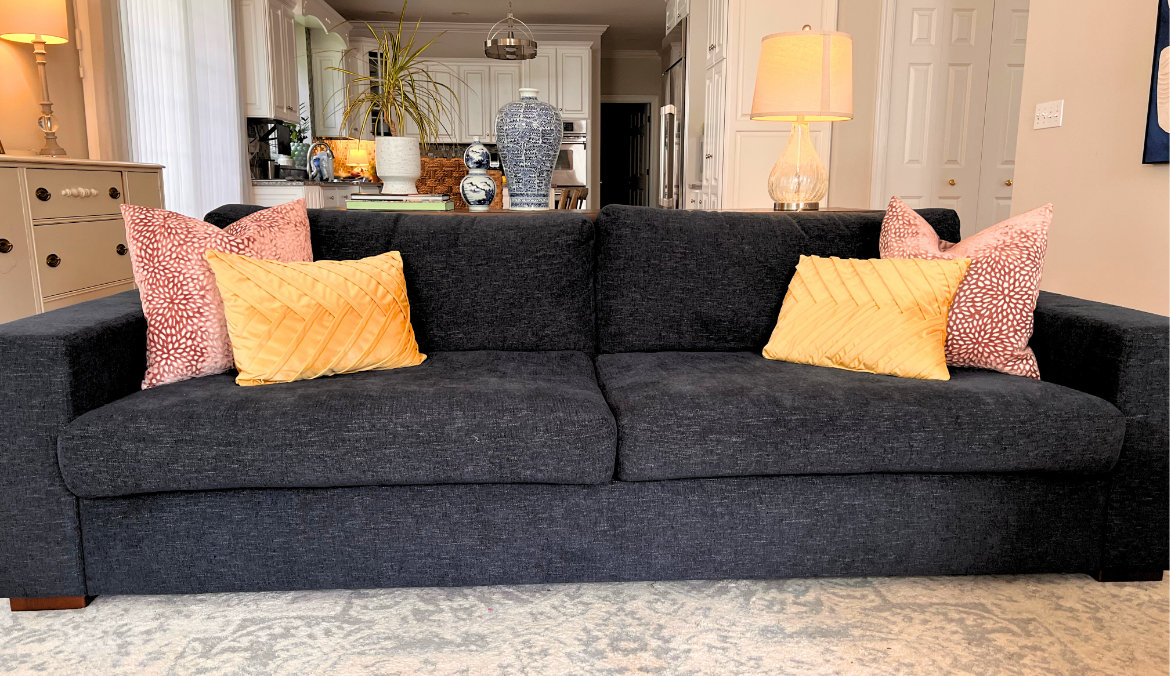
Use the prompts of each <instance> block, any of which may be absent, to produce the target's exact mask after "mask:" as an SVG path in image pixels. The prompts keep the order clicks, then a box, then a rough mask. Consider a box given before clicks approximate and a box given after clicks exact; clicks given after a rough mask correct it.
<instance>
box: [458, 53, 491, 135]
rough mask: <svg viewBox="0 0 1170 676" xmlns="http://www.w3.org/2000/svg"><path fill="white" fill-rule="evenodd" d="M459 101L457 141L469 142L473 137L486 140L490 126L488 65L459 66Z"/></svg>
mask: <svg viewBox="0 0 1170 676" xmlns="http://www.w3.org/2000/svg"><path fill="white" fill-rule="evenodd" d="M459 78H460V79H461V80H463V82H462V83H461V84H460V87H459V91H460V97H459V102H460V104H462V108H463V116H462V118H461V120H460V125H459V142H460V143H471V141H472V140H474V139H475V137H479V138H480V139H482V140H486V139H487V137H488V133H489V129H490V128H491V122H492V118H493V117H494V116H493V115H492V113H491V110H490V109H491V97H492V92H491V82H490V79H489V76H488V66H486V65H484V66H479V65H475V66H460V67H459Z"/></svg>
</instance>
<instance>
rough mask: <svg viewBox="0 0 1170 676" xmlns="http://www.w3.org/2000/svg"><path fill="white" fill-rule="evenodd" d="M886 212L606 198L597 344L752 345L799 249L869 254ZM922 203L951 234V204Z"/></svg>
mask: <svg viewBox="0 0 1170 676" xmlns="http://www.w3.org/2000/svg"><path fill="white" fill-rule="evenodd" d="M884 213H885V212H882V211H865V212H848V213H843V212H825V213H813V212H806V213H800V214H796V215H789V214H782V213H734V212H702V211H675V210H665V209H647V208H643V207H623V206H607V207H605V208H604V209H602V210H601V214H600V216H599V217H598V219H597V233H598V247H597V315H598V316H597V334H598V341H599V348H600V351H601V352H636V351H643V350H760V349H762V348H763V347H764V344H765V343H767V342H768V336H769V334H770V333H771V332H772V329H773V327H775V326H776V317H777V315H779V314H780V305H781V303H782V301H783V300H784V294H785V291H787V288H788V280H790V279H791V278H792V274H793V271H794V270H795V268H796V263H797V261H798V259H799V257H800V255H801V254H807V255H810V256H837V257H839V258H877V257H878V247H877V242H878V235H879V234H880V233H881V222H882V215H883V214H884ZM921 213H922V215H923V217H924V218H926V219H927V221H928V222H930V223H931V225H934V226H935V227H936V228H938V229H939V235H940V236H941V237H943V238H944V239H951V238H953V239H955V240H957V239H958V235H959V228H958V218H957V217H956V216H955V215H954V212H953V211H950V210H948V209H924V210H923V211H922V212H921ZM315 236H316V235H315V234H314V237H315ZM407 272H408V273H409V267H408V268H407ZM412 294H413V291H412ZM413 297H414V296H413V295H412V296H411V298H413Z"/></svg>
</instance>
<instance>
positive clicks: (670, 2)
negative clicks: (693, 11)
mask: <svg viewBox="0 0 1170 676" xmlns="http://www.w3.org/2000/svg"><path fill="white" fill-rule="evenodd" d="M676 25H678V3H677V2H675V0H666V32H667V33H669V32H670V30H671V29H672V28H674V27H675V26H676Z"/></svg>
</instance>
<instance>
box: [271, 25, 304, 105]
mask: <svg viewBox="0 0 1170 676" xmlns="http://www.w3.org/2000/svg"><path fill="white" fill-rule="evenodd" d="M280 25H281V31H280V41H281V42H280V44H281V55H282V56H281V59H280V67H279V68H277V69H276V72H277V73H279V75H280V79H281V80H282V82H283V85H282V89H283V90H284V110H283V111H280V110H278V111H276V112H277V113H278V114H277V115H276V117H277V118H279V119H281V120H284V121H285V122H296V121H297V118H298V117H299V116H300V103H301V94H300V87H299V86H297V39H296V31H297V17H296V12H295V11H294V10H293V8H292V5H284V6H283V8H282V9H281V12H280ZM281 113H283V115H281Z"/></svg>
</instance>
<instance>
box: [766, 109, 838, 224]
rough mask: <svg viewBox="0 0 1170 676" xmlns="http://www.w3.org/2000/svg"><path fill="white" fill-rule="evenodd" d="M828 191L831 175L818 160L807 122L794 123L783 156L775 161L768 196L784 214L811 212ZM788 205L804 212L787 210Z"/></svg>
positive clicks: (800, 118)
mask: <svg viewBox="0 0 1170 676" xmlns="http://www.w3.org/2000/svg"><path fill="white" fill-rule="evenodd" d="M828 191H829V172H828V170H827V169H825V163H824V162H822V161H821V158H820V157H818V156H817V151H816V148H814V147H813V144H812V135H811V134H810V133H809V130H808V122H805V120H804V118H803V117H798V118H796V121H795V122H793V123H792V133H791V134H790V135H789V136H788V145H786V146H785V147H784V153H783V154H782V155H780V159H778V160H776V164H775V166H773V167H772V173H771V174H770V175H769V176H768V194H769V195H770V196H771V197H772V201H773V202H775V203H776V204H779V205H781V208H780V210H781V211H811V210H812V209H813V208H815V207H810V206H807V205H810V204H817V203H818V202H820V201H821V200H823V199H824V198H825V195H826V194H827V193H828ZM785 204H803V205H806V206H804V207H803V208H784V206H783V205H785Z"/></svg>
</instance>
